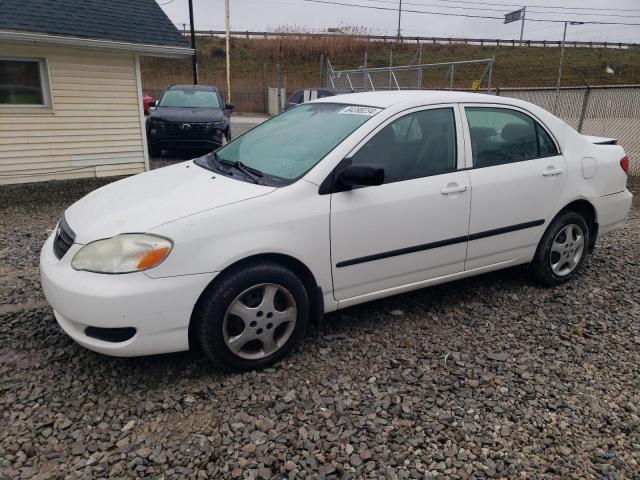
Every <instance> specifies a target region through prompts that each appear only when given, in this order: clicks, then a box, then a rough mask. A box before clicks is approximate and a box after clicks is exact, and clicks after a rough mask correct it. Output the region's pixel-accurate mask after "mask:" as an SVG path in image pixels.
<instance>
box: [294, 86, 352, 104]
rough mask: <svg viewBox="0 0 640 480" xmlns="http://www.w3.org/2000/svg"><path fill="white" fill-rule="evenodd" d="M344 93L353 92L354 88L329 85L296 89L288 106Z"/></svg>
mask: <svg viewBox="0 0 640 480" xmlns="http://www.w3.org/2000/svg"><path fill="white" fill-rule="evenodd" d="M344 93H353V90H351V89H349V88H329V87H314V88H302V89H300V90H298V91H296V92H295V93H294V94H293V95H291V96H290V97H289V98H288V99H287V105H286V108H291V107H295V106H296V105H300V104H301V103H305V102H310V101H311V100H315V99H317V98H324V97H332V96H334V95H342V94H344Z"/></svg>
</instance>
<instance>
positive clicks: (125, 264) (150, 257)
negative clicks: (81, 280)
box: [71, 233, 173, 273]
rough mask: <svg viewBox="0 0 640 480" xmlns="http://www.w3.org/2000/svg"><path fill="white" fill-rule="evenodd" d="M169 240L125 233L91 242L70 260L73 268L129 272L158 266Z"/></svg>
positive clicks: (104, 271) (167, 249) (106, 271)
mask: <svg viewBox="0 0 640 480" xmlns="http://www.w3.org/2000/svg"><path fill="white" fill-rule="evenodd" d="M172 247H173V243H172V242H171V240H169V239H167V238H164V237H157V236H155V235H146V234H142V233H124V234H122V235H117V236H115V237H112V238H107V239H104V240H97V241H95V242H91V243H89V244H87V245H85V246H84V247H82V248H81V249H80V251H78V253H76V254H75V256H74V257H73V260H72V261H71V266H72V267H73V268H74V269H76V270H86V271H87V272H96V273H131V272H139V271H141V270H147V269H149V268H153V267H155V266H156V265H159V264H160V263H162V262H163V261H164V259H165V258H167V255H169V252H170V251H171V248H172Z"/></svg>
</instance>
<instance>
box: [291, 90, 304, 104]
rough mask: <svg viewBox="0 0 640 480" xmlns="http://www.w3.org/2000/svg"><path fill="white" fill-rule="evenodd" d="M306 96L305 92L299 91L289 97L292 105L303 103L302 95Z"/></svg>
mask: <svg viewBox="0 0 640 480" xmlns="http://www.w3.org/2000/svg"><path fill="white" fill-rule="evenodd" d="M303 94H304V91H303V90H298V91H297V92H296V93H294V94H293V95H291V96H290V97H289V102H290V103H302V95H303Z"/></svg>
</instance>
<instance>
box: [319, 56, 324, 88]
mask: <svg viewBox="0 0 640 480" xmlns="http://www.w3.org/2000/svg"><path fill="white" fill-rule="evenodd" d="M320 86H321V87H324V53H321V54H320Z"/></svg>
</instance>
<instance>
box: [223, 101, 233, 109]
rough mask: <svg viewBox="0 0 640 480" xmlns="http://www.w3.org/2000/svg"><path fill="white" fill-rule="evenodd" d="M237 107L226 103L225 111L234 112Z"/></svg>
mask: <svg viewBox="0 0 640 480" xmlns="http://www.w3.org/2000/svg"><path fill="white" fill-rule="evenodd" d="M234 108H236V106H235V105H234V104H233V103H229V102H225V104H224V109H225V110H233V109H234Z"/></svg>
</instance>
